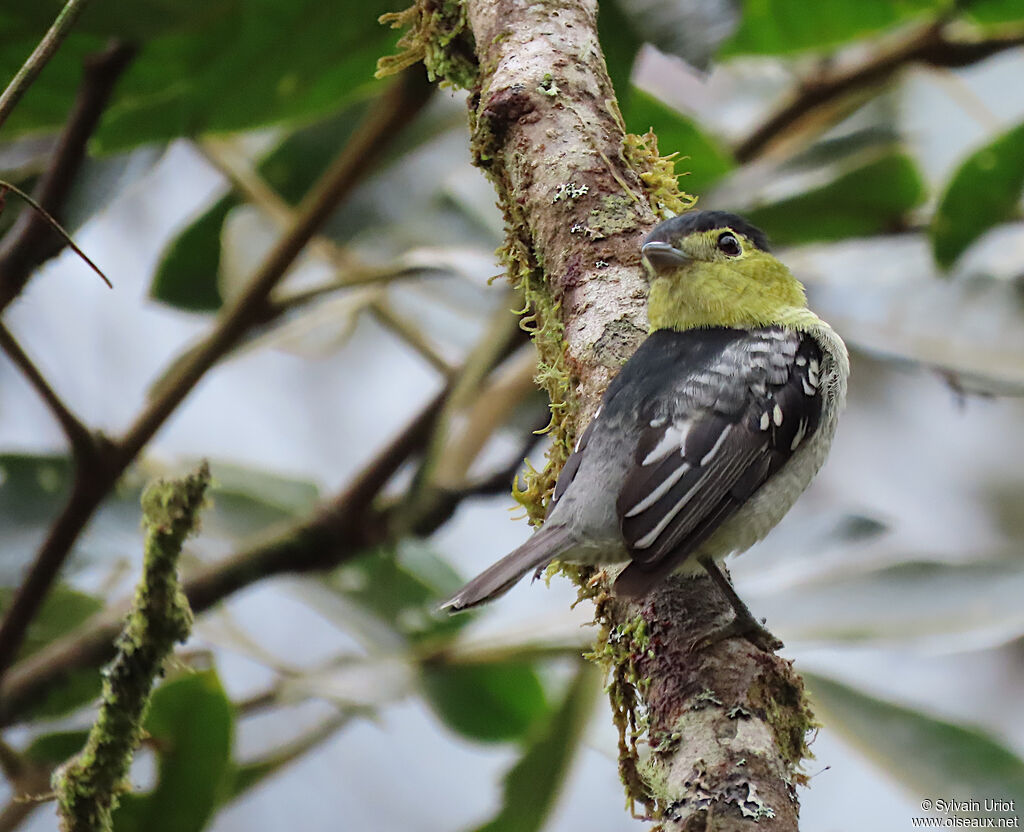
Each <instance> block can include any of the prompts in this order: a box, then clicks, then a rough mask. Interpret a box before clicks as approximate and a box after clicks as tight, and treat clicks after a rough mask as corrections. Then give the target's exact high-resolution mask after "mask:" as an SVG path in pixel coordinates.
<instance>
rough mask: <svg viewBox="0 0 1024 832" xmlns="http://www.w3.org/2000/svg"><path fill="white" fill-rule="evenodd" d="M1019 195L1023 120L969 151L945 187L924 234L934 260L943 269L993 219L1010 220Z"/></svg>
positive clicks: (1023, 178)
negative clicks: (927, 229)
mask: <svg viewBox="0 0 1024 832" xmlns="http://www.w3.org/2000/svg"><path fill="white" fill-rule="evenodd" d="M1022 193H1024V124H1021V125H1018V126H1017V127H1015V128H1013V129H1012V130H1010V131H1008V132H1006V133H1004V134H1003V135H1002V136H999V137H998V138H997V139H996V140H995V141H993V142H990V143H989V144H987V145H985V147H983V148H981V149H980V150H978V151H976V152H974V153H972V154H971V155H970V156H969V157H968V158H967V159H966V160H965V161H964V162H963V164H961V165H960V167H959V168H958V169H957V171H956V173H955V174H954V175H953V178H952V179H951V180H950V181H949V184H948V185H947V186H946V192H945V193H944V194H943V195H942V198H941V200H940V201H939V207H938V208H937V209H936V210H935V216H934V217H932V222H931V227H930V229H929V233H930V234H931V238H932V250H933V251H934V252H935V259H936V260H938V262H939V265H941V266H942V267H943V268H947V269H948V268H949V267H950V266H951V265H953V263H954V261H955V260H956V259H957V257H959V256H960V255H961V254H963V253H964V251H966V249H967V248H968V246H970V245H971V243H973V242H974V241H975V240H977V239H978V238H979V237H980V236H981V235H982V234H984V233H985V232H986V231H988V230H989V229H990V228H992V227H993V226H995V225H996V224H998V223H1001V222H1006V221H1007V220H1011V219H1014V218H1016V217H1017V216H1018V215H1019V213H1020V200H1021V194H1022Z"/></svg>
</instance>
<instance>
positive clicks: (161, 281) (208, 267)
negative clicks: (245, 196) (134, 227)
mask: <svg viewBox="0 0 1024 832" xmlns="http://www.w3.org/2000/svg"><path fill="white" fill-rule="evenodd" d="M238 204H239V200H238V198H237V197H235V196H234V195H228V196H225V197H222V198H221V199H219V200H218V201H217V202H216V203H215V204H214V205H213V206H212V207H211V208H208V209H207V210H206V211H205V212H204V213H203V215H202V216H201V217H199V219H197V220H196V221H195V222H193V223H192V224H191V225H190V226H188V228H186V229H185V230H184V231H182V232H181V234H179V235H178V236H177V237H175V238H174V240H172V241H171V243H170V244H169V245H168V247H167V248H166V249H165V250H164V254H163V257H161V258H160V264H159V265H158V266H157V269H156V275H155V276H154V277H153V283H152V284H151V285H150V287H149V294H150V296H151V297H152V298H154V299H155V300H159V301H163V302H164V303H167V304H170V305H171V306H176V307H178V308H179V309H187V310H189V311H190V312H215V311H216V310H218V309H220V307H221V306H222V305H223V303H224V299H223V298H222V297H221V295H220V288H219V286H218V285H217V268H218V265H219V263H220V233H221V229H222V228H223V226H224V220H225V218H226V217H227V215H228V214H229V213H230V211H231V209H232V208H234V207H235V206H236V205H238Z"/></svg>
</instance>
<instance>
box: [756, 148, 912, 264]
mask: <svg viewBox="0 0 1024 832" xmlns="http://www.w3.org/2000/svg"><path fill="white" fill-rule="evenodd" d="M924 197H925V189H924V185H923V183H922V182H921V177H920V175H919V174H918V172H917V168H916V167H915V166H914V163H913V162H912V161H911V160H910V159H909V158H908V157H907V156H905V155H903V154H901V153H892V154H890V155H887V156H884V157H882V158H881V159H877V160H876V161H873V162H869V163H868V164H866V165H863V166H861V167H859V168H857V169H855V170H852V171H849V172H847V173H844V174H842V175H841V176H839V177H838V178H837V179H834V180H833V181H832V182H830V183H828V184H827V185H824V186H822V187H820V188H816V189H815V190H813V191H808V192H807V193H803V194H800V195H798V196H793V197H789V198H788V199H783V200H780V201H779V202H775V203H772V204H769V205H762V206H760V207H758V208H750V209H747V210H746V212H745V213H746V215H747V217H748V218H749V219H750V221H751V222H752V223H754V224H755V225H757V226H760V227H761V228H763V229H764V230H765V231H767V232H768V236H769V237H770V238H771V239H772V240H773V241H774V242H776V243H779V244H781V245H790V244H795V243H809V242H817V241H823V240H842V239H845V238H847V237H864V236H869V235H872V234H878V233H881V232H884V231H886V230H887V229H890V228H893V227H894V226H898V225H899V224H900V223H901V221H902V220H903V219H904V216H905V215H906V213H907V212H908V211H910V210H911V209H912V208H914V207H915V206H917V205H919V204H920V203H921V202H922V201H923V200H924Z"/></svg>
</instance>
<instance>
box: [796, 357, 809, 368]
mask: <svg viewBox="0 0 1024 832" xmlns="http://www.w3.org/2000/svg"><path fill="white" fill-rule="evenodd" d="M806 363H807V359H806V358H804V356H802V355H798V356H797V357H796V366H797V367H803V366H804V364H806Z"/></svg>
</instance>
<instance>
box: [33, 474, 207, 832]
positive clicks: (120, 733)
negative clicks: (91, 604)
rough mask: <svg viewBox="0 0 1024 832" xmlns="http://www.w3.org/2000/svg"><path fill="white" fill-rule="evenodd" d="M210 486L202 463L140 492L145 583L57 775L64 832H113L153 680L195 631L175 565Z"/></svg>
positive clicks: (59, 809) (139, 589)
mask: <svg viewBox="0 0 1024 832" xmlns="http://www.w3.org/2000/svg"><path fill="white" fill-rule="evenodd" d="M209 484H210V469H209V467H208V466H207V464H206V463H205V462H204V463H203V464H202V465H201V466H200V468H199V470H198V471H197V472H196V473H195V474H190V475H189V476H187V477H184V478H182V479H180V480H173V481H169V482H165V481H157V482H155V483H152V484H151V485H149V486H148V487H147V488H146V490H145V491H144V492H143V493H142V511H143V523H144V525H145V527H146V549H145V558H144V563H143V569H142V578H141V579H140V580H139V585H138V588H137V589H136V591H135V600H134V601H133V603H132V609H131V612H130V613H129V614H128V615H127V617H126V618H125V624H124V629H123V630H122V632H121V634H120V636H119V637H118V639H117V655H116V656H115V657H114V661H113V662H111V664H110V666H109V667H107V669H106V671H105V672H104V674H103V694H102V696H101V701H100V710H99V715H98V716H97V717H96V722H95V724H94V725H93V726H92V729H91V730H90V731H89V737H88V739H87V740H86V743H85V747H84V748H83V749H82V750H81V751H80V752H79V753H78V754H76V755H75V756H74V757H72V758H71V759H70V760H68V761H67V762H66V763H64V764H63V765H62V766H61V767H60V768H58V769H57V771H56V772H55V773H54V775H53V788H54V791H55V792H56V794H57V814H58V817H59V818H60V825H61V829H62V830H65V832H110V830H111V829H112V818H113V813H114V810H115V809H116V808H117V805H118V803H119V801H120V796H121V792H122V791H123V790H124V788H125V786H124V781H125V778H126V777H127V776H128V770H129V768H130V767H131V764H132V758H133V756H134V754H135V749H136V747H137V746H138V744H139V740H140V739H141V737H142V720H143V717H144V716H145V713H146V708H147V707H148V706H149V695H150V691H151V689H152V687H153V681H154V680H155V679H156V678H157V677H158V676H160V675H162V674H163V669H164V661H165V660H166V659H167V657H168V656H169V655H171V653H172V652H173V651H174V645H175V644H177V643H178V642H182V641H185V639H187V638H188V635H189V633H190V632H191V630H192V612H191V610H190V609H189V608H188V603H187V602H186V601H185V598H184V596H183V595H182V592H181V584H180V582H179V580H178V559H179V557H180V555H181V547H182V545H183V544H184V542H185V538H186V537H187V536H188V535H190V534H191V533H192V532H193V531H195V529H196V527H197V525H198V523H199V511H200V509H202V507H203V502H204V500H205V498H206V488H207V486H208V485H209Z"/></svg>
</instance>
